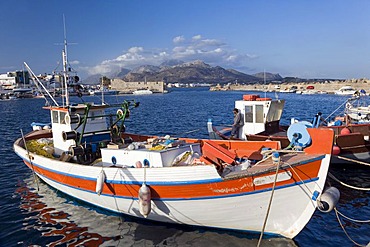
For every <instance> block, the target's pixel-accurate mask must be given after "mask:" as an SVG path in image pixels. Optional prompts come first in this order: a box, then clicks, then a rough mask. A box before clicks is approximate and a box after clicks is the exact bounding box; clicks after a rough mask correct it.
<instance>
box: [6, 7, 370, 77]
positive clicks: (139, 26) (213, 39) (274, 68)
mask: <svg viewBox="0 0 370 247" xmlns="http://www.w3.org/2000/svg"><path fill="white" fill-rule="evenodd" d="M0 9H1V10H2V11H1V14H0V30H1V32H0V73H6V72H8V71H15V70H22V69H23V62H26V63H27V64H28V65H29V66H30V67H31V69H32V70H33V72H35V74H44V73H48V74H50V73H52V71H54V70H57V71H60V70H62V68H61V65H60V64H61V60H62V57H61V51H62V49H63V46H62V45H61V44H62V43H63V40H64V25H63V16H64V17H65V26H66V37H67V41H68V43H69V45H68V59H69V62H70V64H71V66H72V67H73V69H74V70H76V71H78V73H79V75H80V77H81V78H86V77H87V76H89V75H93V74H97V73H99V74H103V75H108V74H109V73H112V72H114V71H117V70H119V69H120V68H127V69H134V68H136V67H138V66H140V65H146V64H149V65H160V64H161V63H162V62H164V61H166V60H170V59H177V60H181V61H184V62H190V61H194V60H202V61H204V62H205V63H207V64H209V65H211V66H221V67H223V68H226V69H235V70H238V71H241V72H243V73H246V74H255V73H259V72H263V71H266V72H270V73H279V74H280V75H281V76H283V77H288V76H293V77H300V78H337V79H351V78H370V14H369V13H370V1H368V0H355V1H354V0H298V1H297V0H182V1H181V0H135V1H132V0H131V1H129V0H63V1H61V0H60V1H58V0H1V1H0Z"/></svg>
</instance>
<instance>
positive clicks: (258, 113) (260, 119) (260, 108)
mask: <svg viewBox="0 0 370 247" xmlns="http://www.w3.org/2000/svg"><path fill="white" fill-rule="evenodd" d="M256 123H263V105H256Z"/></svg>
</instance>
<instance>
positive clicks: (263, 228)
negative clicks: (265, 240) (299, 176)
mask: <svg viewBox="0 0 370 247" xmlns="http://www.w3.org/2000/svg"><path fill="white" fill-rule="evenodd" d="M279 167H280V162H279V163H278V164H277V165H276V173H275V180H274V184H273V186H272V190H271V196H270V201H269V204H268V207H267V212H266V216H265V220H264V222H263V227H262V230H261V235H260V238H259V239H258V244H257V247H259V246H260V244H261V241H262V237H263V232H264V231H265V228H266V223H267V219H268V216H269V214H270V208H271V204H272V198H273V197H274V192H275V185H276V180H277V176H278V172H279Z"/></svg>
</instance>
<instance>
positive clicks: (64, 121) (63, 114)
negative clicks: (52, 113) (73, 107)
mask: <svg viewBox="0 0 370 247" xmlns="http://www.w3.org/2000/svg"><path fill="white" fill-rule="evenodd" d="M66 115H67V113H66V112H59V119H60V123H61V124H66V120H65V119H66Z"/></svg>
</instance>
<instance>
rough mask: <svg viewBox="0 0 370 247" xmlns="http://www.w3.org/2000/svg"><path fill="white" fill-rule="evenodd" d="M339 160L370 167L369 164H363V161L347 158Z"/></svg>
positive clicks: (340, 157) (341, 157) (339, 157)
mask: <svg viewBox="0 0 370 247" xmlns="http://www.w3.org/2000/svg"><path fill="white" fill-rule="evenodd" d="M337 158H338V159H342V160H346V161H350V162H353V163H358V164H361V165H365V166H370V164H369V163H366V162H362V161H359V160H355V159H350V158H346V157H343V156H337Z"/></svg>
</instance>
